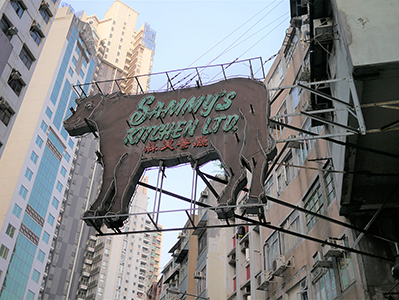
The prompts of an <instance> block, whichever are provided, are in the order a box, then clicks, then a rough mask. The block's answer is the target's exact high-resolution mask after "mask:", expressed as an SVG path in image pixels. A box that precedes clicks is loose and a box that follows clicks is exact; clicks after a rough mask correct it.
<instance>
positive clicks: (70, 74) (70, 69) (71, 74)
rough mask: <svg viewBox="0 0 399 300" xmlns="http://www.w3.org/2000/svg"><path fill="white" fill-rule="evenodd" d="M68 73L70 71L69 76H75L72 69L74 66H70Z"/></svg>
mask: <svg viewBox="0 0 399 300" xmlns="http://www.w3.org/2000/svg"><path fill="white" fill-rule="evenodd" d="M68 73H69V76H71V77H73V70H72V68H71V67H69V69H68Z"/></svg>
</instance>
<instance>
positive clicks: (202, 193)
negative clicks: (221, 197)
mask: <svg viewBox="0 0 399 300" xmlns="http://www.w3.org/2000/svg"><path fill="white" fill-rule="evenodd" d="M201 197H204V198H207V197H208V191H207V190H205V191H202V192H201Z"/></svg>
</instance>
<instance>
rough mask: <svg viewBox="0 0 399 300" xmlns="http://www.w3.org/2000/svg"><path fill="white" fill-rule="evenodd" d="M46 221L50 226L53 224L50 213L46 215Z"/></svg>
mask: <svg viewBox="0 0 399 300" xmlns="http://www.w3.org/2000/svg"><path fill="white" fill-rule="evenodd" d="M47 223H49V224H50V225H51V226H53V224H54V216H53V215H52V214H49V215H48V217H47Z"/></svg>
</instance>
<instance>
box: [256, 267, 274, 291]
mask: <svg viewBox="0 0 399 300" xmlns="http://www.w3.org/2000/svg"><path fill="white" fill-rule="evenodd" d="M272 278H273V277H272V275H271V273H270V272H269V271H263V272H262V273H260V274H259V276H258V278H257V283H258V284H257V286H258V287H257V288H256V289H257V290H263V291H264V290H266V288H267V287H268V286H269V285H270V283H271V280H272Z"/></svg>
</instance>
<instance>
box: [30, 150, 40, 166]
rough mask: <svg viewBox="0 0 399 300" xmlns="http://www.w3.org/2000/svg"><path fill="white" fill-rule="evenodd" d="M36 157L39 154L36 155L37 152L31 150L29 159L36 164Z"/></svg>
mask: <svg viewBox="0 0 399 300" xmlns="http://www.w3.org/2000/svg"><path fill="white" fill-rule="evenodd" d="M38 158H39V156H37V154H36V153H35V152H34V151H32V154H31V155H30V160H31V161H33V163H35V164H36V163H37V159H38Z"/></svg>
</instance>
